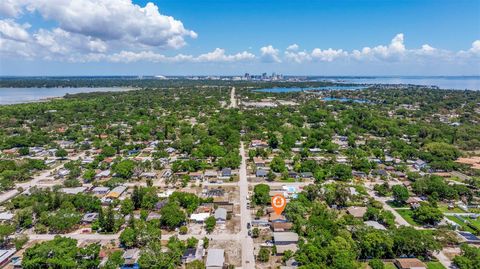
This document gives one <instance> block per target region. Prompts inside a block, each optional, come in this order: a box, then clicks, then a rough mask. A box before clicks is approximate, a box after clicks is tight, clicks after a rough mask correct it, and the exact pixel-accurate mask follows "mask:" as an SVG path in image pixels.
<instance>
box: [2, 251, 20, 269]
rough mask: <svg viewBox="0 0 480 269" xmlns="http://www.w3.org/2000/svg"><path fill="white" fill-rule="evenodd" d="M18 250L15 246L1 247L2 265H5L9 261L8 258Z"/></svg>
mask: <svg viewBox="0 0 480 269" xmlns="http://www.w3.org/2000/svg"><path fill="white" fill-rule="evenodd" d="M15 252H17V251H16V250H15V249H14V248H11V249H0V266H4V265H6V264H7V263H8V259H9V258H10V257H11V256H12V255H13V254H15Z"/></svg>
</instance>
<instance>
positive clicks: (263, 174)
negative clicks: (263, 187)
mask: <svg viewBox="0 0 480 269" xmlns="http://www.w3.org/2000/svg"><path fill="white" fill-rule="evenodd" d="M267 175H268V173H267V170H264V169H257V171H256V172H255V176H256V177H266V176H267Z"/></svg>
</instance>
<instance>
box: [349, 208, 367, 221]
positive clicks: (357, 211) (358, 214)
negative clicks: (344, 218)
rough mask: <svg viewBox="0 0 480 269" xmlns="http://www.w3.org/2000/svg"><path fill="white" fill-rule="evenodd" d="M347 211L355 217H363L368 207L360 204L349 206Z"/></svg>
mask: <svg viewBox="0 0 480 269" xmlns="http://www.w3.org/2000/svg"><path fill="white" fill-rule="evenodd" d="M347 212H348V214H350V215H352V216H353V217H354V218H363V215H365V213H366V212H367V208H366V207H360V206H350V207H348V208H347Z"/></svg>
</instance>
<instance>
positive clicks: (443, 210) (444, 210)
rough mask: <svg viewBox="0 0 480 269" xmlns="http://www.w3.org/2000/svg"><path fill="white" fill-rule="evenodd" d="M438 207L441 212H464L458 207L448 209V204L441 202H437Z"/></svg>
mask: <svg viewBox="0 0 480 269" xmlns="http://www.w3.org/2000/svg"><path fill="white" fill-rule="evenodd" d="M438 209H440V211H442V213H465V211H463V210H461V209H460V208H458V207H454V208H453V209H448V205H447V204H443V203H439V204H438Z"/></svg>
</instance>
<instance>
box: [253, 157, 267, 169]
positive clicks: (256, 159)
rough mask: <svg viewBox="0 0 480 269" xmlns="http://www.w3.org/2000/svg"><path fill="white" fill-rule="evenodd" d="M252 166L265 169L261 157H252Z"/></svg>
mask: <svg viewBox="0 0 480 269" xmlns="http://www.w3.org/2000/svg"><path fill="white" fill-rule="evenodd" d="M253 164H255V166H256V167H265V160H263V158H261V157H253Z"/></svg>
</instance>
